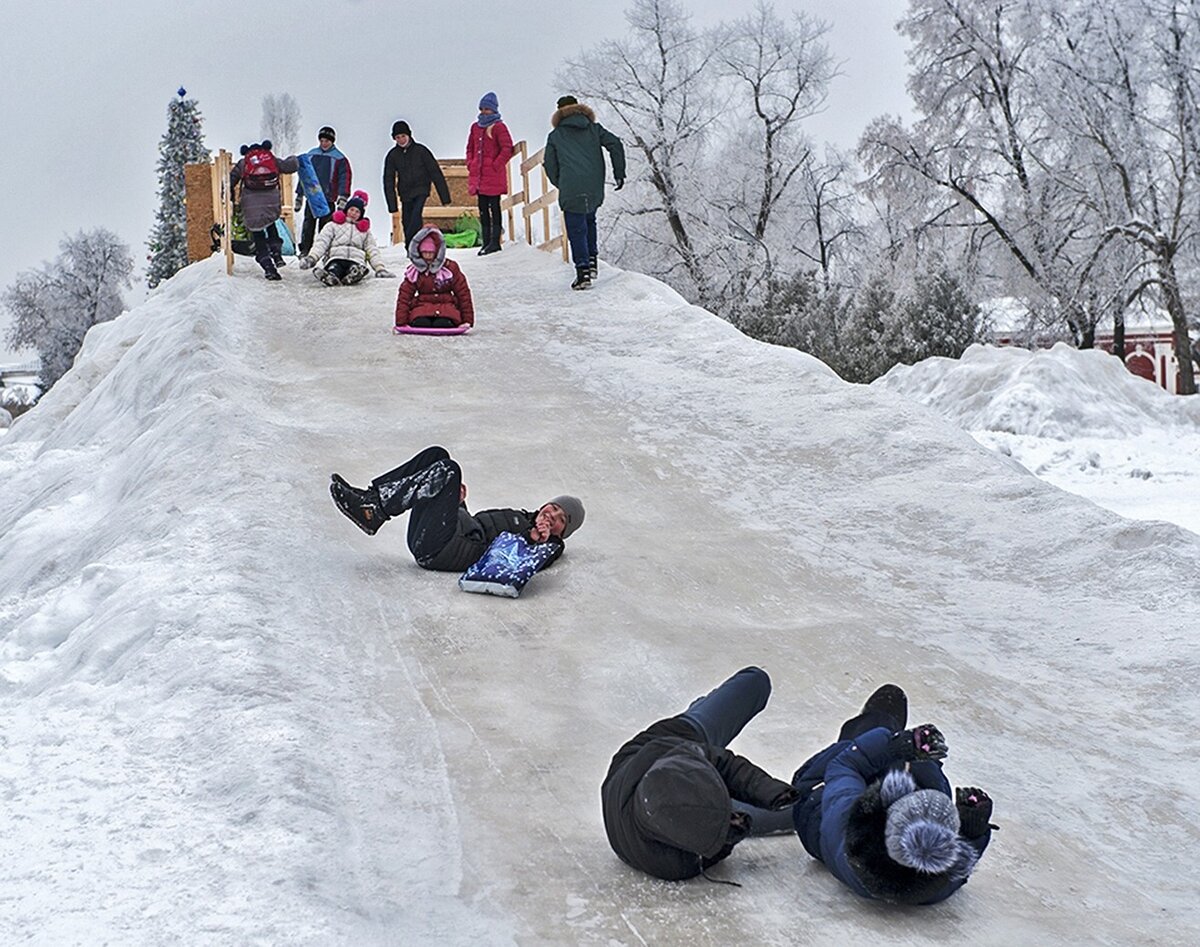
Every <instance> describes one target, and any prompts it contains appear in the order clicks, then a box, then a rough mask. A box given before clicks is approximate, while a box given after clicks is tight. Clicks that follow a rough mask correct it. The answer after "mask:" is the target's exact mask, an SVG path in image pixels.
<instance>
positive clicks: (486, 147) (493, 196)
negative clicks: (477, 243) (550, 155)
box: [467, 92, 513, 256]
mask: <svg viewBox="0 0 1200 947" xmlns="http://www.w3.org/2000/svg"><path fill="white" fill-rule="evenodd" d="M512 156H513V142H512V135H510V134H509V133H508V126H507V125H505V124H504V122H502V121H501V120H500V102H499V101H498V100H497V98H496V93H495V92H489V93H487V95H485V96H484V97H483V98H482V99H480V100H479V118H478V119H476V120H475V124H474V125H472V126H471V134H469V135H468V136H467V172H468V173H467V184H468V186H469V189H470V192H471V193H472V194H474V195H476V197H478V199H479V223H480V224H481V225H482V226H483V249H482V250H480V251H479V255H480V256H486V255H487V254H489V253H495V252H496V251H497V250H499V249H500V195H501V194H507V193H508V170H507V169H508V161H509V159H510V158H511V157H512Z"/></svg>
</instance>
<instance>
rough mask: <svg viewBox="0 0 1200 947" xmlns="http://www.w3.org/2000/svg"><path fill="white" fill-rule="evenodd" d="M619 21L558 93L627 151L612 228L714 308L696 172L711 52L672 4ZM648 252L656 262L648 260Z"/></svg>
mask: <svg viewBox="0 0 1200 947" xmlns="http://www.w3.org/2000/svg"><path fill="white" fill-rule="evenodd" d="M625 19H626V20H627V21H628V23H629V33H628V35H627V36H626V37H625V38H624V39H621V40H610V41H607V42H605V43H602V44H601V45H600V46H598V47H596V48H595V49H593V50H591V51H589V52H587V53H585V54H584V55H582V56H580V57H578V58H577V59H574V60H568V61H567V62H566V63H565V64H564V66H563V68H562V69H561V70H560V72H559V75H558V83H559V85H560V86H561V87H562V88H567V89H572V90H575V91H576V92H577V93H578V94H579V96H580V97H581V98H582V100H583V101H585V102H589V101H590V102H593V103H597V104H599V105H601V106H603V108H602V111H603V116H604V117H603V120H604V122H608V123H609V124H610V125H611V126H612V129H613V131H614V132H615V133H616V134H618V135H620V136H621V137H622V138H623V139H624V141H625V143H626V147H627V154H628V157H629V165H630V166H629V180H630V187H629V188H628V190H627V194H626V195H625V196H624V198H623V199H622V200H621V201H619V202H617V203H619V207H620V209H619V216H618V220H617V228H618V230H619V231H622V230H627V231H633V232H634V233H636V235H637V238H636V240H635V242H636V243H637V244H638V245H639V248H638V251H637V252H638V253H639V254H640V256H641V259H642V266H643V267H646V265H647V264H648V263H649V264H650V265H652V266H653V265H657V266H658V269H659V274H660V275H661V276H663V277H664V278H666V279H667V280H668V281H670V282H675V283H676V284H677V283H678V280H672V275H673V274H678V275H679V276H682V277H683V279H684V280H686V282H687V283H688V284H690V286H688V290H690V291H686V290H685V292H686V295H688V296H689V297H690V298H691V299H693V300H695V301H696V302H698V303H699V304H700V305H703V306H713V307H715V306H718V305H719V300H717V299H715V298H714V296H713V292H712V289H711V287H710V271H711V262H710V259H709V258H710V255H711V241H710V240H709V239H708V237H707V233H706V229H707V225H706V222H705V200H706V195H705V188H704V180H703V174H702V166H701V160H702V155H703V153H704V152H703V146H704V145H705V143H706V140H707V138H708V132H709V129H710V126H711V125H712V124H713V123H714V122H715V121H717V119H718V117H719V114H720V110H719V109H718V107H717V100H716V91H717V90H716V86H715V83H716V75H715V73H714V72H713V71H712V69H711V68H710V67H711V64H712V60H713V55H714V46H713V43H712V41H711V38H710V37H709V36H708V35H707V34H705V33H703V32H700V31H698V30H696V29H695V28H693V27H692V25H691V17H690V15H689V14H688V13H687V11H686V10H685V9H684V7H683V6H682V5H681V4H680V3H678V2H676V0H634V3H633V4H632V5H631V6H630V8H629V9H628V10H627V11H626V13H625ZM647 244H649V249H652V251H653V256H654V257H656V259H647V250H648V246H647Z"/></svg>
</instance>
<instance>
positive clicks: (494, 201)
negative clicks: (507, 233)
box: [478, 194, 503, 250]
mask: <svg viewBox="0 0 1200 947" xmlns="http://www.w3.org/2000/svg"><path fill="white" fill-rule="evenodd" d="M478 199H479V226H480V228H481V230H482V234H481V239H482V241H483V246H484V249H487V250H498V249H500V234H501V233H503V231H502V230H501V228H500V195H499V194H496V195H494V196H493V195H490V194H480V195H479V196H478Z"/></svg>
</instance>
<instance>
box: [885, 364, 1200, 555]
mask: <svg viewBox="0 0 1200 947" xmlns="http://www.w3.org/2000/svg"><path fill="white" fill-rule="evenodd" d="M875 385H876V387H881V388H887V389H888V390H890V391H895V392H899V393H901V394H904V395H907V396H909V397H912V398H916V399H917V400H918V401H920V402H922V403H923V404H927V405H929V406H930V407H932V408H934V409H935V410H936V411H938V412H939V413H940V414H942V415H944V416H945V417H947V418H948V419H950V420H951V421H953V422H954V423H956V424H958V425H959V426H960V427H962V428H964V429H965V430H967V431H969V432H970V433H971V435H972V436H973V437H974V438H975V439H976V440H977V441H979V443H981V444H983V445H984V446H986V447H990V448H991V449H993V450H995V451H997V452H998V453H1001V454H1004V455H1005V456H1008V457H1012V458H1013V459H1014V460H1016V461H1018V462H1019V463H1020V464H1021V465H1022V466H1024V467H1025V468H1027V469H1028V470H1030V471H1031V472H1033V473H1034V474H1036V475H1037V476H1039V477H1041V478H1042V479H1044V480H1046V481H1047V482H1048V483H1052V484H1054V485H1055V486H1056V487H1060V488H1061V489H1063V490H1069V491H1070V492H1072V493H1078V494H1079V495H1080V496H1084V497H1087V498H1088V499H1089V500H1092V501H1093V502H1095V503H1099V504H1100V505H1101V506H1103V507H1105V508H1106V509H1109V510H1112V511H1113V512H1115V513H1120V514H1121V515H1122V516H1128V517H1131V518H1133V519H1140V520H1165V521H1167V522H1169V523H1176V524H1178V525H1180V526H1183V527H1185V528H1187V529H1190V530H1191V531H1192V532H1194V533H1200V398H1179V397H1175V396H1172V395H1169V394H1167V393H1166V392H1165V391H1164V390H1163V389H1162V388H1159V387H1158V386H1157V385H1155V384H1153V383H1152V382H1148V381H1146V380H1145V379H1143V378H1138V377H1137V376H1136V375H1133V374H1131V373H1129V372H1128V371H1126V370H1125V368H1124V366H1122V365H1121V363H1120V362H1119V361H1117V359H1115V358H1113V357H1112V356H1111V355H1107V354H1105V353H1104V352H1100V351H1098V350H1095V349H1092V350H1090V351H1079V350H1077V349H1073V348H1071V347H1070V346H1068V345H1065V344H1063V343H1059V344H1058V345H1056V346H1055V347H1054V348H1053V349H1050V350H1048V351H1034V352H1029V351H1026V350H1024V349H1013V348H994V347H985V346H981V345H977V346H972V347H971V348H970V349H968V350H967V352H966V353H964V355H963V357H962V358H961V359H949V358H931V359H926V360H925V361H924V362H920V363H919V364H917V365H913V366H905V365H898V366H896V367H895V368H894V369H892V371H890V372H889V373H888V374H887V375H885V376H884V377H883V378H881V379H879V380H878V381H877V382H875Z"/></svg>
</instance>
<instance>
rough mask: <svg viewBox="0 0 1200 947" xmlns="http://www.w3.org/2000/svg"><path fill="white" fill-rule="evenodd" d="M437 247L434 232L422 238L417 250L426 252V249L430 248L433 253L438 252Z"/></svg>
mask: <svg viewBox="0 0 1200 947" xmlns="http://www.w3.org/2000/svg"><path fill="white" fill-rule="evenodd" d="M437 248H438V242H437V240H436V239H435V238H434V236H433V234H429V236H427V237H426V238H425V239H424V240H422V241H421V242H420V244H419V245H418V246H417V252H418V253H424V252H425V251H426V250H428V251H429V252H431V253H437Z"/></svg>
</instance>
